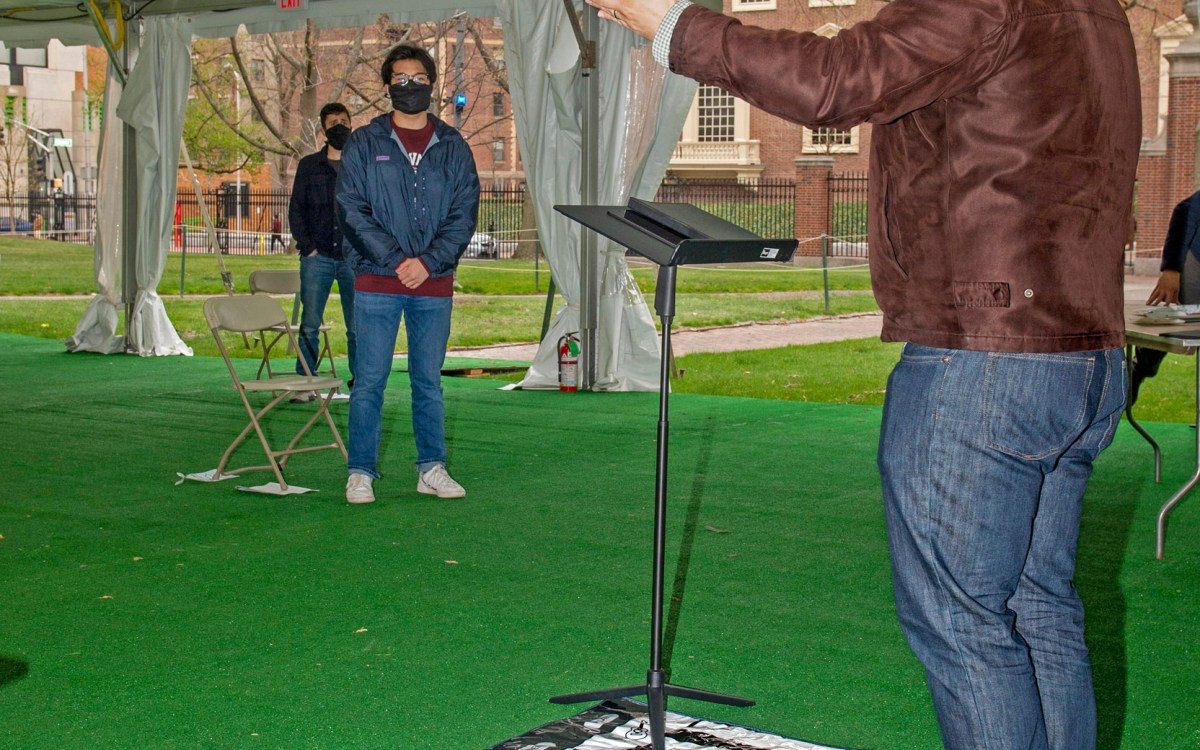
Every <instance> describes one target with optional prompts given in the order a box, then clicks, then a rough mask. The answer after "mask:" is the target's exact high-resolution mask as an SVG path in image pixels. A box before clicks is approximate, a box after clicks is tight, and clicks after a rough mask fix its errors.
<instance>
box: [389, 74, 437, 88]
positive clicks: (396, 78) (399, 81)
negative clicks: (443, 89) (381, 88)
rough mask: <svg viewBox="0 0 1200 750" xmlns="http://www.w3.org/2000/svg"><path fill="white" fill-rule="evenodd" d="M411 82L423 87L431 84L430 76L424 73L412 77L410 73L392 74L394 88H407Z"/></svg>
mask: <svg viewBox="0 0 1200 750" xmlns="http://www.w3.org/2000/svg"><path fill="white" fill-rule="evenodd" d="M409 81H412V82H413V83H418V84H420V85H422V86H428V85H429V83H430V81H429V76H427V75H425V74H424V73H417V74H416V75H411V76H410V75H409V74H408V73H393V74H392V85H393V86H407V85H408V83H409Z"/></svg>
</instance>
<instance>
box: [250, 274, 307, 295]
mask: <svg viewBox="0 0 1200 750" xmlns="http://www.w3.org/2000/svg"><path fill="white" fill-rule="evenodd" d="M259 292H264V293H266V294H299V293H300V269H298V268H297V269H291V270H265V269H262V270H258V271H251V272H250V293H251V294H258V293H259Z"/></svg>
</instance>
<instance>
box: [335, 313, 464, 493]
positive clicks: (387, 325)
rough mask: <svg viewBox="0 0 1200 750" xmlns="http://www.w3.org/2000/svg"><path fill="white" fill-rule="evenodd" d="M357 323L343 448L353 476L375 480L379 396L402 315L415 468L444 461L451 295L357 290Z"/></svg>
mask: <svg viewBox="0 0 1200 750" xmlns="http://www.w3.org/2000/svg"><path fill="white" fill-rule="evenodd" d="M354 304H355V310H354V315H355V320H356V321H357V325H358V334H359V336H358V363H357V369H356V370H355V371H354V390H353V391H351V392H350V429H349V434H350V440H349V443H348V445H347V446H346V451H347V454H348V455H347V462H346V464H347V468H348V469H349V472H350V473H351V474H366V475H367V476H369V477H371V478H372V479H378V478H379V471H378V470H377V469H376V464H377V463H378V460H379V442H380V438H381V436H382V433H383V395H384V389H385V388H386V387H387V380H388V375H390V374H391V371H392V358H393V356H394V354H395V349H396V335H397V333H398V332H399V329H400V320H401V318H402V317H403V319H404V327H405V330H406V331H407V333H408V378H409V382H410V388H411V394H412V428H413V437H414V438H415V439H416V443H417V462H416V463H417V470H418V471H420V472H426V471H429V470H430V469H432V468H433V467H434V466H436V465H438V464H443V465H444V464H445V463H446V425H445V418H446V408H445V403H444V401H443V397H442V364H443V363H444V362H445V360H446V344H447V343H448V342H449V340H450V312H451V310H452V309H453V304H454V299H453V298H452V297H418V296H414V295H408V294H376V293H373V292H359V293H358V294H357V295H356V296H355V298H354Z"/></svg>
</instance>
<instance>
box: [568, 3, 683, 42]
mask: <svg viewBox="0 0 1200 750" xmlns="http://www.w3.org/2000/svg"><path fill="white" fill-rule="evenodd" d="M675 2H676V0H587V4H588V5H590V6H592V7H593V8H596V9H597V10H599V11H600V18H601V19H603V20H605V21H613V22H614V23H618V24H620V25H621V26H624V27H625V28H627V29H629V30H630V31H632V32H633V33H635V34H637V35H638V36H642V37H645V38H646V39H651V40H652V39H654V33H655V32H656V31H658V25H659V24H660V23H662V20H663V16H665V15H667V11H668V10H670V9H671V6H672V5H674V4H675Z"/></svg>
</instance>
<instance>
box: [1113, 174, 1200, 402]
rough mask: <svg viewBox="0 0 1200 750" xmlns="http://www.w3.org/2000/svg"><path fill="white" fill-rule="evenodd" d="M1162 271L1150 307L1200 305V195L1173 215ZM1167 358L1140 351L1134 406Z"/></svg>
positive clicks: (1132, 385)
mask: <svg viewBox="0 0 1200 750" xmlns="http://www.w3.org/2000/svg"><path fill="white" fill-rule="evenodd" d="M1159 270H1160V271H1161V273H1160V275H1159V277H1158V283H1157V284H1155V285H1154V289H1153V291H1151V292H1150V296H1149V298H1147V299H1146V304H1147V305H1181V304H1182V305H1195V304H1198V303H1200V192H1196V193H1192V194H1191V195H1189V196H1188V197H1187V198H1184V199H1183V200H1181V201H1180V202H1179V203H1177V204H1176V205H1175V209H1174V210H1173V211H1171V222H1170V224H1168V225H1167V238H1166V240H1164V241H1163V249H1162V263H1161V264H1160V265H1159ZM1166 356H1167V353H1166V352H1163V351H1158V350H1156V349H1143V348H1141V347H1138V349H1137V351H1136V352H1135V353H1134V355H1133V372H1132V375H1133V380H1132V382H1131V383H1130V388H1129V402H1130V403H1133V402H1134V401H1137V397H1138V391H1139V390H1140V389H1141V387H1142V381H1144V380H1145V379H1146V378H1152V377H1154V376H1155V375H1157V374H1158V366H1159V365H1160V364H1162V361H1163V360H1164V359H1165V358H1166Z"/></svg>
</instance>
